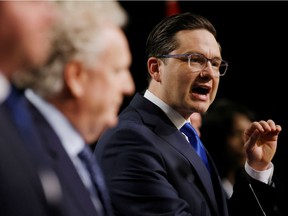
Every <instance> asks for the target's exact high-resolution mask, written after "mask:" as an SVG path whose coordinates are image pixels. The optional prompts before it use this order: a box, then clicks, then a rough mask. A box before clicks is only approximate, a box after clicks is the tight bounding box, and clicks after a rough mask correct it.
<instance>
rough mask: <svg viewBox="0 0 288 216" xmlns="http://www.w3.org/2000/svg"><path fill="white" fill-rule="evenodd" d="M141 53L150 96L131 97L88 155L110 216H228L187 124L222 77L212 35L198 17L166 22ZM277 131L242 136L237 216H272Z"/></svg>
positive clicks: (266, 125) (257, 129) (264, 128)
mask: <svg viewBox="0 0 288 216" xmlns="http://www.w3.org/2000/svg"><path fill="white" fill-rule="evenodd" d="M146 51H147V57H148V60H147V68H148V72H149V77H150V79H149V86H148V89H147V90H146V91H145V92H143V93H137V94H136V95H135V96H134V98H133V99H132V101H131V103H130V104H129V106H128V107H127V108H126V109H125V110H123V112H122V113H121V114H120V119H119V124H118V125H117V127H115V128H113V129H111V130H109V131H107V132H105V133H104V134H103V136H102V137H100V139H99V141H98V143H97V145H96V148H95V152H94V153H95V155H96V157H97V158H98V159H99V161H100V164H101V165H102V168H103V171H104V174H105V175H106V179H107V184H108V187H109V190H110V193H111V198H112V204H113V206H114V208H115V214H116V215H137V216H141V215H143V216H144V215H153V216H156V215H159V216H160V215H161V216H163V215H165V216H168V215H169V216H175V215H178V216H180V215H181V216H184V215H185V216H187V215H193V216H212V215H213V216H228V215H229V213H228V204H227V200H226V197H225V194H224V190H223V188H222V186H221V181H220V179H219V175H218V172H217V169H216V167H215V165H214V162H213V160H212V159H211V157H210V156H209V154H208V152H206V151H205V148H204V147H203V144H202V143H201V140H200V138H199V136H198V135H197V132H196V130H195V129H193V127H191V125H190V122H189V118H190V116H191V114H192V113H194V112H198V113H202V114H203V113H205V112H206V111H207V109H208V108H209V106H210V105H211V103H212V102H213V101H214V99H215V97H216V93H217V89H218V85H219V82H220V79H221V78H222V77H223V75H225V73H226V71H227V66H228V63H227V62H226V61H224V60H223V59H222V56H221V52H220V46H219V44H218V41H217V40H216V30H215V29H214V27H213V25H212V24H211V23H210V22H209V21H208V20H207V19H205V18H204V17H202V16H198V15H193V14H190V13H183V14H179V15H175V16H171V17H168V18H165V19H163V20H162V21H161V22H160V23H159V24H158V25H156V26H155V27H154V29H153V30H152V31H151V32H150V34H149V36H148V39H147V43H146ZM182 131H183V133H182ZM280 131H281V127H280V126H279V125H276V124H275V123H274V121H272V120H268V121H260V122H253V123H252V124H251V125H249V128H247V129H246V131H245V135H246V137H245V142H246V148H247V150H246V153H247V154H248V160H247V163H246V165H245V171H246V172H247V173H243V176H245V177H246V176H247V179H246V178H244V179H242V182H244V184H243V185H241V187H240V188H241V190H235V192H237V193H235V199H234V201H235V202H233V203H234V204H236V205H235V206H233V208H234V209H237V210H239V209H244V210H245V209H246V210H247V214H246V213H245V214H242V215H245V216H247V215H263V213H265V212H267V214H268V215H272V214H270V213H271V212H270V210H272V211H274V209H275V208H278V209H279V208H280V207H279V206H278V203H276V202H277V201H275V199H273V198H275V197H277V196H278V195H276V194H274V190H273V189H275V188H278V187H277V186H276V187H275V188H273V189H271V188H272V186H270V184H271V183H272V182H273V180H272V179H271V176H272V174H273V164H272V163H271V160H272V158H273V156H274V153H275V151H276V146H277V138H278V134H279V133H280ZM184 134H185V135H184ZM215 145H217V143H215ZM268 149H269V151H268ZM248 173H249V174H248ZM260 176H261V177H260ZM257 177H258V180H257ZM259 177H260V178H259ZM262 177H263V178H262ZM254 178H256V179H254ZM248 179H249V181H251V182H252V184H253V186H255V187H254V190H255V192H256V193H257V195H258V196H260V195H259V193H258V192H259V191H261V192H263V191H265V192H267V193H266V194H265V196H263V197H262V195H263V193H262V195H261V201H263V203H262V204H263V205H264V204H265V205H264V206H263V207H264V208H265V209H264V210H263V209H260V208H259V205H258V204H257V202H256V201H255V196H254V195H253V193H252V191H251V189H250V186H249V185H251V183H249V182H248ZM259 180H261V181H259ZM254 184H255V185H254ZM259 185H260V186H259ZM258 186H259V187H258ZM260 188H261V189H260ZM245 204H247V206H245V208H243V205H245ZM246 207H247V208H246ZM274 207H275V208H274ZM264 211H265V212H264ZM235 212H236V213H237V211H235ZM233 213H234V212H233Z"/></svg>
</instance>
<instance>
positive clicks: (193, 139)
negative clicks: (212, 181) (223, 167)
mask: <svg viewBox="0 0 288 216" xmlns="http://www.w3.org/2000/svg"><path fill="white" fill-rule="evenodd" d="M180 131H181V132H182V133H184V134H185V135H186V136H187V137H188V140H189V142H190V144H191V145H192V146H193V148H194V149H195V151H196V153H197V154H198V156H199V157H200V158H201V159H202V161H203V162H204V164H205V166H206V167H207V169H208V170H209V172H210V167H209V162H208V159H207V155H206V151H205V148H204V146H203V143H202V142H201V140H200V138H199V136H198V134H197V132H196V130H195V129H194V128H193V127H192V125H191V124H190V123H189V122H186V123H185V124H184V126H183V127H182V128H181V129H180Z"/></svg>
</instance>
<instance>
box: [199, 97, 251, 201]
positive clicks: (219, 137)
mask: <svg viewBox="0 0 288 216" xmlns="http://www.w3.org/2000/svg"><path fill="white" fill-rule="evenodd" d="M255 120H256V114H255V113H254V112H253V111H252V110H250V109H249V108H248V107H246V106H244V105H243V104H239V103H236V102H233V101H230V100H227V99H219V100H216V101H215V102H214V103H213V104H212V106H211V107H210V108H209V110H208V112H206V113H205V114H204V116H203V118H202V126H201V128H200V131H201V133H202V134H203V136H202V137H201V140H202V142H203V143H204V145H205V147H206V148H207V149H208V151H209V153H210V155H211V156H212V158H213V159H214V161H215V164H216V166H217V168H218V171H219V175H220V177H221V179H222V183H223V188H224V190H225V192H226V194H227V197H228V198H230V197H231V196H232V193H233V185H234V183H235V178H236V174H237V172H239V171H240V169H241V168H242V167H243V166H244V164H245V161H246V159H247V158H246V153H245V148H244V143H245V141H244V131H245V129H246V128H248V127H249V125H250V124H251V123H252V122H253V121H255Z"/></svg>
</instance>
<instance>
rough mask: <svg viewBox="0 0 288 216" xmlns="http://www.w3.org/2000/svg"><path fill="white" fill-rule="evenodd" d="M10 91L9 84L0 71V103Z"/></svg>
mask: <svg viewBox="0 0 288 216" xmlns="http://www.w3.org/2000/svg"><path fill="white" fill-rule="evenodd" d="M10 91H11V87H10V83H9V81H8V80H7V78H6V77H5V76H4V75H3V73H2V72H1V71H0V103H2V102H3V101H5V100H6V99H7V97H8V95H9V93H10Z"/></svg>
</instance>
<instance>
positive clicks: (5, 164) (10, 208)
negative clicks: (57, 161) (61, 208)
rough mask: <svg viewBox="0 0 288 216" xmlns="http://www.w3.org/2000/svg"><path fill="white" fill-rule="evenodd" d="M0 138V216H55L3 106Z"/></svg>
mask: <svg viewBox="0 0 288 216" xmlns="http://www.w3.org/2000/svg"><path fill="white" fill-rule="evenodd" d="M0 137H1V138H0V215H3V216H4V215H5V216H39V215H41V216H42V215H43V216H46V215H57V214H56V212H54V211H53V208H51V207H53V205H52V206H50V205H49V203H47V201H46V198H45V196H44V191H43V188H42V184H41V181H40V179H39V175H38V171H37V170H36V167H35V166H34V164H33V162H32V161H31V158H30V156H29V154H28V152H27V150H26V149H25V147H24V145H23V141H22V137H21V136H20V134H19V133H18V131H17V128H16V127H15V125H14V124H13V119H11V116H10V115H9V110H7V109H6V107H4V106H3V105H0ZM58 215H60V214H58Z"/></svg>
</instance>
